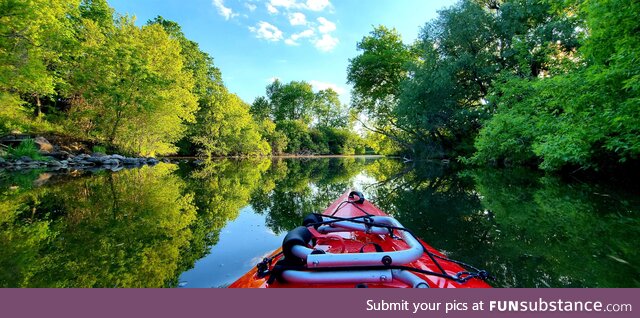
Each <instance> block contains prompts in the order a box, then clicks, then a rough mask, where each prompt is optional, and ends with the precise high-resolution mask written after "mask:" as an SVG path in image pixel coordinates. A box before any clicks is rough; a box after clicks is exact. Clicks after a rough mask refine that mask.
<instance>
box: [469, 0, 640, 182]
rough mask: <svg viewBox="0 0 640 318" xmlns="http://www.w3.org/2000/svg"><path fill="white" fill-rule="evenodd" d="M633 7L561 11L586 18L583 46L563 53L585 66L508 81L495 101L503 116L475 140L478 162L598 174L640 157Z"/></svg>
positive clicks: (613, 4) (615, 4)
mask: <svg viewBox="0 0 640 318" xmlns="http://www.w3.org/2000/svg"><path fill="white" fill-rule="evenodd" d="M632 2H633V1H622V0H620V1H609V2H606V3H600V2H595V1H594V2H592V1H584V2H583V3H582V5H581V6H579V8H580V10H579V11H575V8H574V6H573V4H571V3H570V5H571V6H569V7H564V6H562V5H557V6H556V9H555V10H558V11H560V12H570V13H571V14H579V15H581V16H582V17H584V20H585V23H586V27H587V28H588V31H589V33H590V35H589V36H587V37H586V38H585V40H584V47H582V48H579V49H578V51H577V53H575V54H568V53H565V54H564V58H565V59H569V60H573V61H576V62H578V63H575V62H574V65H573V67H572V68H566V69H565V71H564V72H562V73H557V74H553V73H551V74H550V76H551V77H550V78H549V77H536V78H529V79H522V78H519V77H514V76H505V77H504V78H502V80H501V81H500V82H499V84H498V85H497V87H496V89H495V91H494V92H493V93H492V94H491V95H490V101H491V102H492V103H493V104H494V105H496V106H497V113H496V115H495V116H494V117H493V118H492V119H491V120H490V121H488V122H487V123H486V125H485V128H483V130H482V131H481V133H480V135H479V137H478V139H477V140H476V147H477V149H478V152H477V153H476V154H475V156H474V158H473V160H474V161H475V162H482V163H484V162H492V161H493V162H498V163H502V162H504V163H530V164H535V165H538V166H539V167H540V168H542V169H545V170H559V169H563V168H571V169H572V170H575V169H594V170H599V169H605V168H610V167H615V166H619V165H621V164H624V163H625V162H629V161H631V162H633V161H635V160H637V159H638V155H639V154H640V138H638V136H639V133H640V120H639V119H638V116H636V113H637V109H638V105H640V102H639V101H640V99H638V96H639V95H638V87H640V86H639V85H638V83H639V82H638V78H639V76H638V74H640V69H639V68H638V66H637V65H636V64H637V63H635V62H632V61H633V60H634V59H637V56H638V53H637V51H638V49H640V41H638V39H637V38H636V37H635V36H634V34H635V25H636V23H635V22H634V21H635V18H634V17H635V15H636V14H637V13H638V12H640V6H638V5H637V4H635V3H632ZM621 6H626V8H627V9H626V10H624V11H619V10H617V9H616V8H619V7H621ZM561 53H562V52H561ZM556 55H557V54H556ZM561 57H562V56H561Z"/></svg>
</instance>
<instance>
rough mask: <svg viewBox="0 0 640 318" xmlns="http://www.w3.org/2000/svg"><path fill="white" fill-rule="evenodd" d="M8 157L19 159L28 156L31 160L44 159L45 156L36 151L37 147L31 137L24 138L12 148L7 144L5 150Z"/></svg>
mask: <svg viewBox="0 0 640 318" xmlns="http://www.w3.org/2000/svg"><path fill="white" fill-rule="evenodd" d="M6 152H7V155H8V157H11V158H13V159H20V158H21V157H29V158H31V159H33V160H45V159H46V157H43V156H42V155H41V154H40V153H39V152H38V147H37V146H36V143H35V142H34V141H33V139H25V140H23V141H21V142H20V144H19V145H18V147H16V148H13V147H11V146H9V147H8V148H7V150H6Z"/></svg>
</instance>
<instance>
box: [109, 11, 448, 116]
mask: <svg viewBox="0 0 640 318" xmlns="http://www.w3.org/2000/svg"><path fill="white" fill-rule="evenodd" d="M455 2H456V1H454V0H440V1H432V0H246V1H240V0H109V4H110V5H111V6H112V7H114V8H115V10H116V12H118V13H120V14H128V15H132V16H136V17H137V23H138V24H144V23H145V22H146V21H147V20H149V19H152V18H154V17H155V16H158V15H161V16H163V17H164V18H165V19H168V20H172V21H176V22H178V23H179V24H180V25H181V26H182V30H183V32H184V33H185V34H186V36H187V38H189V39H191V40H193V41H196V42H198V43H199V44H200V48H201V49H202V50H203V51H205V52H207V53H209V54H210V55H211V56H212V57H213V58H214V63H215V65H216V66H217V67H219V68H220V70H221V71H222V77H223V80H224V82H225V85H226V86H227V87H228V88H229V90H230V91H231V92H234V93H236V94H238V95H239V96H240V97H241V98H242V99H243V100H244V101H246V102H247V103H252V102H253V100H254V99H255V98H256V97H258V96H261V95H264V94H265V86H266V85H267V84H269V83H270V81H272V80H273V79H274V78H279V79H280V80H282V81H284V82H289V81H292V80H305V81H307V82H309V83H311V84H312V85H313V86H314V89H316V90H318V89H325V88H327V87H331V88H333V89H335V90H336V91H337V92H338V93H340V96H341V100H342V101H343V102H344V103H347V102H348V101H349V90H350V87H349V86H348V85H347V83H346V82H347V78H346V76H347V75H346V70H347V65H348V63H349V59H350V58H353V57H355V56H357V54H358V52H357V50H356V43H357V42H358V41H360V40H361V39H362V37H363V36H365V35H366V34H368V33H369V32H370V31H371V30H372V29H373V26H374V25H380V24H382V25H385V26H387V27H395V28H396V29H398V31H399V32H400V34H402V37H403V40H404V41H405V42H406V43H410V42H413V41H414V40H415V39H416V37H417V36H418V32H419V30H420V28H421V27H422V26H423V25H424V24H425V23H426V22H428V21H429V20H431V19H433V18H435V17H436V16H437V10H440V9H442V8H445V7H449V6H451V5H453V4H454V3H455Z"/></svg>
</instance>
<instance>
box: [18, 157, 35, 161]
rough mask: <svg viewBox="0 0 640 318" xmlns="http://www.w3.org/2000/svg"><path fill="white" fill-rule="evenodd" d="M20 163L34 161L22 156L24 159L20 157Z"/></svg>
mask: <svg viewBox="0 0 640 318" xmlns="http://www.w3.org/2000/svg"><path fill="white" fill-rule="evenodd" d="M20 161H22V162H31V161H33V159H31V158H30V157H27V156H22V157H20Z"/></svg>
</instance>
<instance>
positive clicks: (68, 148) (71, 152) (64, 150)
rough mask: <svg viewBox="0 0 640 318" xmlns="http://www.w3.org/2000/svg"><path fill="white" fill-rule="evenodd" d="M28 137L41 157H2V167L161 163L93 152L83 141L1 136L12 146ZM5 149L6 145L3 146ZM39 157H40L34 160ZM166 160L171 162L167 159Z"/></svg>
mask: <svg viewBox="0 0 640 318" xmlns="http://www.w3.org/2000/svg"><path fill="white" fill-rule="evenodd" d="M26 139H32V140H33V143H34V146H35V147H36V148H37V152H38V155H37V156H33V157H30V156H21V157H19V158H16V157H9V158H3V157H1V156H0V170H10V171H19V170H33V169H44V170H47V171H58V170H61V171H65V170H68V171H71V170H111V171H118V170H121V169H124V168H136V167H142V166H145V165H148V166H153V165H156V164H158V163H159V162H160V160H158V159H156V158H154V157H125V156H122V155H118V154H111V155H107V154H105V153H100V152H93V153H91V151H89V149H88V148H89V147H87V146H86V145H83V144H81V143H77V142H74V143H58V144H56V145H54V144H51V143H50V142H49V141H48V140H47V139H45V138H44V137H42V136H37V137H35V138H32V137H31V136H29V135H7V136H4V137H1V138H0V146H2V147H4V148H8V147H10V146H13V147H17V146H18V145H19V144H20V143H21V142H23V141H24V140H26ZM0 150H2V148H0ZM1 153H2V151H0V154H1ZM34 158H37V159H34ZM162 161H168V160H166V159H163V160H162Z"/></svg>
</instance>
